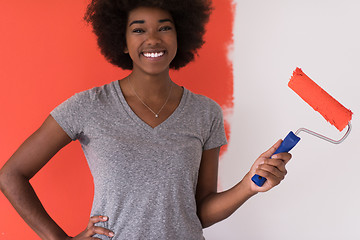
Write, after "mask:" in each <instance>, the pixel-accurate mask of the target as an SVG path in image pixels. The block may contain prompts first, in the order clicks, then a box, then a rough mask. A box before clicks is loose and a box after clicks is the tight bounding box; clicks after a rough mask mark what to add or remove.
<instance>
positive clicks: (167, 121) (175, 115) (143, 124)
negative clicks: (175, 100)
mask: <svg viewBox="0 0 360 240" xmlns="http://www.w3.org/2000/svg"><path fill="white" fill-rule="evenodd" d="M112 85H113V87H114V88H115V90H116V93H117V95H118V97H119V101H120V103H121V105H122V106H123V108H124V110H125V111H126V112H127V114H128V115H129V116H130V117H131V119H132V120H133V121H134V122H135V123H137V124H138V125H140V126H141V127H142V128H144V129H145V130H147V131H149V132H152V133H156V132H158V131H159V130H161V129H163V128H164V127H165V126H167V125H169V124H171V123H172V122H175V121H176V119H177V118H178V117H179V115H180V114H181V112H182V109H183V108H184V105H185V103H186V99H187V96H188V92H189V90H187V89H186V88H184V91H183V94H182V96H181V100H180V103H179V105H178V106H177V107H176V109H175V110H174V112H173V113H172V114H171V115H170V116H169V117H168V118H167V119H165V120H164V121H163V122H161V123H160V124H159V125H157V126H156V127H154V128H153V127H151V126H150V125H149V124H147V123H146V122H144V121H143V120H142V119H141V118H140V117H139V116H138V115H136V114H135V112H134V111H133V110H132V109H131V107H130V106H129V104H128V103H127V101H126V99H125V97H124V94H123V92H122V90H121V87H120V83H119V81H114V82H112Z"/></svg>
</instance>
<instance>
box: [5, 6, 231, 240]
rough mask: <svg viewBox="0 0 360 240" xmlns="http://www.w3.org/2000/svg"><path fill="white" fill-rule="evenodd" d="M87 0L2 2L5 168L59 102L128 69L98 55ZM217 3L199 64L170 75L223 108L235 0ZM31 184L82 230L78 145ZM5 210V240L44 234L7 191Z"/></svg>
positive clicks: (56, 214)
mask: <svg viewBox="0 0 360 240" xmlns="http://www.w3.org/2000/svg"><path fill="white" fill-rule="evenodd" d="M87 2H88V1H85V0H81V1H79V0H77V1H73V0H61V1H60V0H52V1H49V0H37V1H28V0H27V1H25V0H19V1H1V2H0V35H1V37H0V81H1V94H0V112H1V117H0V130H1V135H0V167H1V166H2V165H3V164H4V163H5V162H6V161H7V159H8V158H9V157H10V156H11V154H12V153H13V152H14V151H15V150H16V149H17V147H18V146H19V145H20V144H21V143H22V142H23V141H24V140H25V139H26V138H27V137H28V136H29V135H30V134H31V133H32V132H34V131H35V130H36V129H37V128H38V127H39V126H40V124H41V123H42V122H43V121H44V119H45V118H46V117H47V115H48V114H49V112H50V111H51V110H52V109H53V108H54V107H56V106H57V105H58V104H60V103H61V102H62V101H64V100H65V99H67V98H68V97H70V96H71V95H73V94H74V93H75V92H79V91H82V90H85V89H88V88H91V87H94V86H99V85H103V84H106V83H108V82H110V81H114V80H117V79H120V78H122V77H124V76H125V75H127V74H128V72H126V71H123V70H121V69H118V68H116V67H113V66H112V65H110V64H109V63H107V62H106V61H105V60H104V58H103V57H102V56H101V55H100V53H99V51H98V48H97V46H96V42H95V37H94V36H93V34H92V33H91V29H90V27H89V26H87V25H86V24H85V23H84V21H83V20H82V17H83V14H84V11H85V8H86V4H87ZM213 2H214V7H215V10H214V12H213V15H212V17H211V20H210V23H209V25H208V32H207V34H206V44H205V45H204V47H203V48H202V49H201V50H200V51H199V57H197V59H196V62H194V63H191V64H190V65H189V66H187V67H186V68H184V69H182V70H180V71H179V72H172V79H173V80H174V81H175V82H177V83H178V84H181V85H184V86H186V87H187V88H188V89H190V90H192V91H194V92H196V93H201V94H204V95H207V96H209V97H210V98H212V99H214V100H216V101H217V102H218V103H219V104H220V105H221V106H222V107H223V108H232V106H233V73H232V65H231V63H230V62H229V61H228V60H227V52H228V45H229V44H231V43H232V27H233V17H234V12H233V9H234V8H233V5H232V2H231V0H214V1H213ZM226 128H227V133H229V127H228V125H226ZM31 182H32V184H33V186H34V188H35V191H36V192H37V193H38V195H39V197H40V199H41V201H42V202H43V204H44V206H45V208H46V209H47V210H48V212H49V213H50V215H51V216H52V217H53V218H54V219H55V221H57V222H58V224H59V225H60V226H61V227H63V228H64V230H65V231H66V232H67V233H68V234H71V235H74V234H77V233H79V232H80V231H82V230H83V228H84V227H85V226H86V224H87V221H88V218H89V213H90V208H91V203H92V193H93V183H92V177H91V174H90V172H89V169H88V167H87V164H86V160H85V158H84V156H83V154H82V151H81V149H80V145H79V143H77V142H76V143H72V144H70V145H69V146H67V147H66V148H64V149H63V150H61V151H60V152H59V153H58V154H57V155H56V156H55V157H54V158H53V159H52V160H51V161H50V162H49V163H48V164H47V165H46V166H45V167H44V168H43V169H42V170H41V171H40V172H39V173H38V174H37V175H36V176H35V177H34V179H32V180H31ZM0 213H1V218H0V240H18V239H27V240H31V239H39V238H38V237H37V236H36V235H35V234H34V232H33V231H32V230H31V229H30V228H29V227H28V226H27V225H26V224H25V223H24V221H23V220H22V219H21V218H20V217H19V216H18V214H17V213H16V212H15V210H14V209H13V208H12V207H11V205H10V203H9V202H8V201H7V199H6V198H5V197H4V196H3V195H2V194H0Z"/></svg>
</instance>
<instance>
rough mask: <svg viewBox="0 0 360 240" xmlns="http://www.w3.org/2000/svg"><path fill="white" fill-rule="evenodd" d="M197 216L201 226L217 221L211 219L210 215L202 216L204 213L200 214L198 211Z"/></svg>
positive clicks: (210, 224)
mask: <svg viewBox="0 0 360 240" xmlns="http://www.w3.org/2000/svg"><path fill="white" fill-rule="evenodd" d="M198 218H199V220H200V223H201V226H202V228H208V227H210V226H212V225H214V224H215V223H217V221H212V220H211V219H210V217H207V216H204V215H202V214H200V213H199V212H198Z"/></svg>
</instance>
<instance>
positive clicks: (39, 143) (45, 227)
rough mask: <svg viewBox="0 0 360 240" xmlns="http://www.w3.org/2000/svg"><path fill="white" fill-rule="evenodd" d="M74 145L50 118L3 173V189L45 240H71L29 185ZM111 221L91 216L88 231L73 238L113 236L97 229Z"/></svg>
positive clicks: (0, 181) (0, 180)
mask: <svg viewBox="0 0 360 240" xmlns="http://www.w3.org/2000/svg"><path fill="white" fill-rule="evenodd" d="M70 142H71V138H70V137H69V136H68V135H67V134H66V133H65V131H64V130H63V129H62V128H61V127H60V125H59V124H58V123H57V122H56V121H55V119H54V118H53V117H52V116H51V115H50V116H49V117H48V118H47V119H46V120H45V121H44V123H43V124H42V125H41V127H40V128H39V129H38V130H37V131H36V132H34V133H33V134H32V135H31V136H30V137H29V138H28V139H26V141H25V142H24V143H23V144H22V145H21V146H20V147H19V149H18V150H17V151H16V152H15V153H14V154H13V155H12V156H11V157H10V159H9V160H8V161H7V162H6V163H5V165H4V166H3V168H2V169H1V170H0V190H1V191H2V192H3V193H4V195H5V196H6V197H7V198H8V199H9V201H10V203H11V204H12V205H13V206H14V208H15V209H16V211H17V212H18V213H19V214H20V216H21V217H22V218H23V219H24V220H25V222H26V223H27V224H28V225H29V226H30V227H31V228H32V229H33V230H34V231H35V232H36V233H37V234H38V235H39V236H40V237H41V239H47V240H66V239H71V237H69V236H68V235H67V234H66V233H65V232H64V231H63V230H62V229H61V228H60V227H59V226H58V225H57V224H56V223H55V221H54V220H53V219H52V218H51V217H50V216H49V215H48V213H47V212H46V210H45V209H44V207H43V206H42V204H41V202H40V200H39V198H38V197H37V195H36V194H35V191H34V189H33V187H32V186H31V184H30V182H29V181H30V179H31V178H32V177H33V176H34V175H35V174H36V173H37V172H38V171H39V170H40V169H41V168H42V167H43V166H44V165H45V164H46V163H47V162H48V161H49V160H50V159H51V158H52V157H53V156H54V155H55V154H56V153H57V152H58V151H59V150H60V149H61V148H63V147H64V146H66V145H67V144H68V143H70ZM107 220H108V218H107V217H105V216H93V217H91V218H90V220H89V222H88V225H87V227H86V229H85V230H84V231H83V232H81V233H80V234H79V235H77V236H76V237H74V238H72V239H73V240H75V239H79V240H80V239H81V240H82V239H84V240H88V239H97V238H93V237H92V236H93V235H94V234H101V235H106V236H109V237H112V236H113V235H114V233H113V232H111V231H110V230H108V229H105V228H102V227H97V226H95V223H97V222H105V221H107Z"/></svg>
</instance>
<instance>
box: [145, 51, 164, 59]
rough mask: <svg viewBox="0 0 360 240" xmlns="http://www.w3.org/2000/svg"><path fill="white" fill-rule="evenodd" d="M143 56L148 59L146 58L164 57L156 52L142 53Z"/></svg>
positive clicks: (162, 53) (161, 53)
mask: <svg viewBox="0 0 360 240" xmlns="http://www.w3.org/2000/svg"><path fill="white" fill-rule="evenodd" d="M143 55H144V56H145V57H148V58H157V57H161V56H163V55H164V52H156V53H154V52H152V53H145V52H144V53H143Z"/></svg>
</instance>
